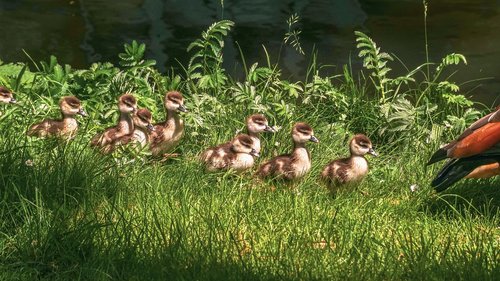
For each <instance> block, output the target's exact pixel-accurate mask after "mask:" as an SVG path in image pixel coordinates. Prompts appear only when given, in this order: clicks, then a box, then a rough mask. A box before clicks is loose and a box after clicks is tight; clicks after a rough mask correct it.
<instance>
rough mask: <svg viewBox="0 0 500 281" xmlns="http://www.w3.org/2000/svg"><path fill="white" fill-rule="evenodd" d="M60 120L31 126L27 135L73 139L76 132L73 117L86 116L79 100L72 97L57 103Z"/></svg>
mask: <svg viewBox="0 0 500 281" xmlns="http://www.w3.org/2000/svg"><path fill="white" fill-rule="evenodd" d="M59 108H60V109H61V113H62V119H58V120H52V119H46V120H43V121H42V122H40V123H36V124H33V125H32V126H31V127H30V128H29V130H28V132H27V134H28V136H35V137H59V138H62V139H67V140H69V139H72V138H74V136H75V134H76V132H77V130H78V122H77V121H76V118H75V115H77V114H79V115H82V116H87V113H86V112H85V110H84V109H83V107H82V103H81V102H80V100H79V99H78V98H76V97H74V96H67V97H62V98H61V100H60V101H59Z"/></svg>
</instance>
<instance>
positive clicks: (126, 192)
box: [0, 18, 500, 280]
mask: <svg viewBox="0 0 500 281" xmlns="http://www.w3.org/2000/svg"><path fill="white" fill-rule="evenodd" d="M294 22H296V20H294V18H291V19H290V20H289V22H288V23H289V26H290V28H289V32H288V33H287V34H286V36H285V39H284V43H283V48H295V49H296V50H297V51H298V52H299V53H303V52H304V50H303V49H302V48H301V46H300V39H299V37H300V32H299V31H297V30H294V27H293V24H294ZM233 25H234V23H233V22H231V21H220V22H216V23H214V24H213V25H212V26H210V27H209V28H208V29H207V30H206V31H204V32H203V33H202V36H201V37H200V39H199V40H196V41H195V42H193V43H192V44H191V45H189V47H188V48H187V51H188V52H189V53H190V55H191V60H190V61H189V63H188V64H187V65H184V66H182V67H181V69H182V70H181V71H174V70H172V71H169V72H167V73H160V72H158V71H157V69H156V68H155V62H154V61H152V60H147V59H145V58H144V52H145V48H146V46H145V45H144V44H140V43H137V42H131V43H129V44H125V46H124V50H123V52H122V53H120V54H118V56H119V59H120V62H119V64H117V65H113V64H111V63H106V62H102V63H95V64H92V65H91V66H90V67H89V68H87V69H73V68H71V66H69V65H64V64H62V63H61V62H58V60H57V59H56V58H55V57H51V58H50V59H48V60H47V61H43V62H35V61H34V60H32V61H31V62H30V63H29V64H4V65H0V82H1V84H3V85H6V86H8V87H9V88H11V89H13V90H14V91H15V93H16V99H17V100H18V101H19V105H16V106H12V105H2V106H1V107H0V111H1V112H2V115H1V116H0V127H1V128H0V130H1V131H2V135H1V136H0V154H1V158H0V194H1V202H0V233H1V235H0V278H1V279H4V280H33V279H39V280H68V279H82V280H165V279H168V280H179V279H182V280H193V279H196V280H228V279H230V280H236V279H237V280H241V279H245V280H276V279H283V280H304V279H313V280H346V279H352V280H388V279H389V280H407V279H411V280H434V279H445V278H446V279H457V280H458V279H460V280H464V279H465V280H494V279H496V278H498V277H497V276H499V275H500V250H499V249H500V228H499V225H500V209H499V206H500V193H499V189H498V186H499V185H500V180H498V179H489V180H468V181H462V182H460V183H459V184H457V185H456V186H454V187H453V188H450V189H449V190H447V191H446V192H444V193H442V194H436V193H435V192H434V191H433V190H431V188H430V187H429V183H430V181H431V179H432V177H433V176H434V174H435V172H436V171H437V169H438V167H425V163H426V162H427V160H428V158H429V156H430V155H431V153H432V152H433V151H435V149H436V148H438V147H439V145H441V144H443V143H445V142H447V141H449V140H451V139H453V138H454V137H456V136H457V135H458V134H459V133H460V132H462V131H463V130H464V129H465V128H466V127H467V126H468V125H469V124H471V122H473V121H475V120H476V119H477V118H479V117H480V116H482V115H483V114H485V113H486V112H488V110H489V109H487V108H486V107H485V106H481V105H477V104H474V102H472V101H471V100H469V99H468V98H467V97H465V96H464V95H462V94H461V91H460V84H459V82H460V81H458V82H454V81H453V77H452V75H451V74H450V73H453V72H452V71H453V69H454V67H455V66H456V65H459V64H466V58H465V57H464V56H463V55H460V54H450V55H447V56H446V57H444V58H443V59H442V60H441V61H437V62H428V61H426V62H425V63H423V64H422V65H420V66H418V67H416V68H414V69H408V70H407V73H406V74H404V75H401V76H395V75H394V74H393V72H392V71H391V67H392V66H393V65H395V64H399V63H401V62H398V61H397V57H396V56H395V55H392V54H388V53H385V52H384V51H383V48H381V47H380V46H378V45H377V44H376V43H375V42H374V40H372V38H370V37H369V36H368V35H367V34H364V33H362V32H356V38H357V39H356V43H357V49H358V53H359V57H360V58H361V59H362V61H363V64H364V69H363V70H362V71H361V72H354V71H353V70H352V67H351V66H350V65H345V66H343V71H342V73H341V74H339V75H334V76H328V75H326V74H324V73H325V71H324V67H322V66H321V64H320V62H317V61H316V59H315V55H314V53H313V54H312V55H310V56H308V57H310V64H309V67H308V71H307V73H306V75H305V76H304V77H302V78H300V79H297V80H289V79H286V78H284V77H283V76H282V75H281V72H280V66H279V65H277V64H275V63H273V61H278V60H276V58H273V55H272V54H269V53H268V52H267V51H266V49H265V47H263V49H262V52H263V53H264V54H265V56H266V58H267V60H266V61H267V62H266V63H265V64H264V65H260V64H257V63H252V62H246V61H245V59H244V54H241V58H242V62H243V65H244V74H245V75H244V78H243V79H235V78H233V77H231V76H229V75H228V74H227V73H226V71H225V69H224V68H223V67H222V65H223V58H224V57H223V49H224V44H225V43H226V44H227V43H228V42H225V41H224V40H225V38H226V37H227V35H228V34H229V33H230V32H231V28H232V27H233ZM395 58H396V60H395ZM28 65H29V67H28ZM168 90H179V91H180V92H182V93H183V94H184V96H185V99H186V104H187V107H188V109H189V110H190V112H189V113H187V114H185V115H183V119H184V120H185V122H186V135H185V137H184V138H183V140H182V142H181V144H180V145H179V147H178V149H177V152H179V153H180V154H181V156H180V157H178V158H175V159H170V160H168V161H165V162H162V161H158V160H156V159H152V158H151V157H150V156H149V155H148V153H147V151H140V152H137V151H133V150H120V151H118V152H115V153H114V154H113V155H110V156H103V155H100V154H99V153H98V152H97V151H94V150H93V149H91V148H90V147H89V141H90V138H91V137H92V136H93V135H94V134H95V133H96V132H98V131H99V130H101V129H102V128H104V127H106V126H109V125H111V124H113V122H115V120H116V119H117V116H118V113H117V108H116V105H115V104H116V99H117V97H118V96H119V95H120V94H122V93H124V92H132V93H134V94H135V95H136V97H138V103H139V106H140V107H146V108H149V109H150V110H151V111H152V112H153V116H154V120H155V121H160V120H162V119H163V118H164V114H165V113H164V110H163V107H162V98H163V95H164V93H165V92H166V91H168ZM64 95H75V96H77V97H79V98H80V99H81V100H82V101H83V103H84V107H85V110H86V111H87V112H88V113H89V115H90V116H89V117H88V118H86V119H79V120H80V125H81V126H80V130H79V133H78V136H77V137H76V139H75V140H74V141H72V142H69V143H61V142H58V141H56V140H41V139H30V138H28V137H26V135H25V131H26V129H27V127H28V126H29V125H30V124H32V123H33V122H35V121H36V120H39V119H41V118H44V117H47V116H57V114H58V112H57V102H58V99H59V98H60V97H61V96H64ZM255 112H260V113H263V114H265V115H266V116H267V118H268V119H269V121H270V124H272V125H276V126H279V127H280V128H281V129H280V130H279V131H278V132H277V133H275V134H272V135H269V134H268V135H263V136H262V141H263V150H262V153H261V159H259V160H258V162H261V161H262V160H263V159H267V158H270V157H271V156H274V155H276V154H278V153H283V152H286V151H288V150H289V149H290V143H291V141H290V137H289V134H290V128H291V126H292V125H293V123H294V122H296V121H306V122H308V123H309V124H310V125H311V126H312V127H313V128H314V130H315V135H316V136H317V137H318V138H319V139H320V141H321V143H319V144H318V145H310V146H309V148H310V151H311V157H312V163H313V164H312V169H311V172H310V173H309V174H308V175H307V176H306V177H305V178H304V179H303V180H301V181H300V182H298V183H297V184H295V185H294V186H293V187H291V186H289V185H286V184H282V183H273V182H262V181H258V180H256V179H255V178H254V177H253V176H252V174H253V172H250V173H244V174H242V175H236V174H234V173H231V172H228V173H213V174H206V173H204V172H203V168H202V167H201V166H200V165H199V163H198V162H197V160H196V159H197V155H198V154H199V153H200V152H201V151H202V150H203V149H204V148H206V147H208V146H211V145H214V144H217V143H221V142H223V141H225V140H228V139H230V138H231V137H233V136H234V135H235V133H236V132H237V131H239V130H242V129H243V128H244V118H245V116H248V115H250V114H252V113H255ZM355 133H365V134H367V135H369V136H370V138H371V139H372V141H373V143H374V144H375V146H376V148H377V150H378V151H379V154H380V157H378V158H370V159H369V162H370V165H371V168H372V170H371V172H370V174H369V175H368V177H367V178H366V180H365V181H364V182H363V183H362V184H361V185H360V186H359V187H358V188H357V190H356V191H354V192H345V193H340V194H338V195H337V196H335V197H334V196H332V195H331V194H330V193H328V191H327V190H326V188H324V186H322V184H321V183H320V182H319V181H318V174H319V172H320V171H321V168H322V167H323V166H324V165H325V164H326V163H327V162H328V161H329V160H330V159H333V158H337V157H339V156H344V155H346V154H347V153H348V150H347V143H346V142H347V140H348V138H350V137H351V136H352V135H353V134H355Z"/></svg>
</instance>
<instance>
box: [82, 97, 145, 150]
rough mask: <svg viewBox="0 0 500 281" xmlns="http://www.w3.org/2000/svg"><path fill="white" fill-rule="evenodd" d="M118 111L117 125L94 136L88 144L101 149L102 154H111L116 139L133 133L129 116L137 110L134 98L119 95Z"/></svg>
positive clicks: (132, 123) (132, 125) (132, 124)
mask: <svg viewBox="0 0 500 281" xmlns="http://www.w3.org/2000/svg"><path fill="white" fill-rule="evenodd" d="M118 109H119V111H120V119H119V120H118V124H117V125H116V126H113V127H110V128H107V129H106V130H104V132H102V133H100V134H97V135H95V136H94V137H93V138H92V140H91V142H90V145H91V146H94V147H101V149H102V152H103V153H109V152H111V151H112V145H113V142H116V140H117V139H119V138H121V137H123V136H125V135H128V134H132V133H133V132H134V122H133V120H132V117H131V115H130V114H131V113H134V112H135V111H136V110H137V100H136V98H135V97H134V96H133V95H131V94H123V95H121V96H120V97H119V98H118Z"/></svg>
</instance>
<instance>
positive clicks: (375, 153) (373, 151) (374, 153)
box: [368, 148, 378, 157]
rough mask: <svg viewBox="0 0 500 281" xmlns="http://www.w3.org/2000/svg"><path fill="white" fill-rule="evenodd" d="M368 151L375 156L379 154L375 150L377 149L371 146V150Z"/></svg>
mask: <svg viewBox="0 0 500 281" xmlns="http://www.w3.org/2000/svg"><path fill="white" fill-rule="evenodd" d="M368 153H369V154H371V155H373V156H375V157H377V156H378V154H377V152H375V150H373V148H370V150H368Z"/></svg>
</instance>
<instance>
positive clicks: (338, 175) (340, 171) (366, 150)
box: [321, 134, 377, 191]
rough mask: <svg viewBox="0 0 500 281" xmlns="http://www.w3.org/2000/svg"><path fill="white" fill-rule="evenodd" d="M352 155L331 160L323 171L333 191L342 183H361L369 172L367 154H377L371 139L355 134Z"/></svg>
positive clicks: (322, 176)
mask: <svg viewBox="0 0 500 281" xmlns="http://www.w3.org/2000/svg"><path fill="white" fill-rule="evenodd" d="M349 149H350V152H351V156H350V157H348V158H342V159H336V160H333V161H332V162H330V163H329V164H328V165H326V167H325V168H324V169H323V171H322V172H321V178H322V179H323V180H324V181H325V182H326V183H327V186H328V188H329V189H330V190H331V191H336V189H337V188H338V187H340V186H342V185H347V184H356V183H359V182H360V181H361V180H363V178H364V177H365V176H366V174H368V170H369V168H368V161H367V160H366V158H365V155H366V154H371V155H373V156H377V153H376V152H375V150H373V146H372V142H371V140H370V139H369V138H368V137H367V136H365V135H363V134H357V135H355V136H354V137H353V138H352V139H351V141H350V142H349Z"/></svg>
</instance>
